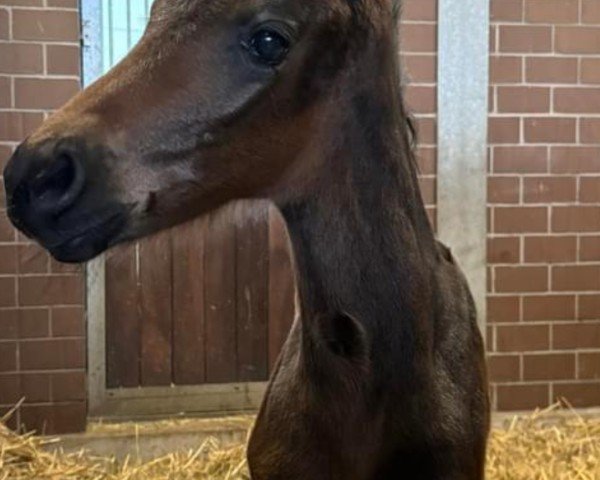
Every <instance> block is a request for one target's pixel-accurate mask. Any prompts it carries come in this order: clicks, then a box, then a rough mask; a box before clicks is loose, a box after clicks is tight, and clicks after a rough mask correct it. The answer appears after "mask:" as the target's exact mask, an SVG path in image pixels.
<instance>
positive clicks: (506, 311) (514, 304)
mask: <svg viewBox="0 0 600 480" xmlns="http://www.w3.org/2000/svg"><path fill="white" fill-rule="evenodd" d="M519 303H520V302H519V297H505V296H502V297H488V299H487V321H488V322H489V323H512V322H518V321H519V317H520V313H519V312H520V306H519Z"/></svg>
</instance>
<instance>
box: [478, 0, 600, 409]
mask: <svg viewBox="0 0 600 480" xmlns="http://www.w3.org/2000/svg"><path fill="white" fill-rule="evenodd" d="M491 6H492V26H491V44H492V45H491V52H492V53H491V86H490V93H491V101H490V112H491V113H490V150H489V151H490V177H489V194H488V205H489V213H490V226H489V264H490V267H489V292H490V293H489V311H488V322H489V329H488V341H489V350H490V369H491V378H492V381H493V386H492V391H493V395H494V402H495V407H496V408H498V409H501V410H511V409H526V408H533V407H537V406H545V405H547V404H549V403H552V402H554V401H555V400H556V399H557V398H559V397H561V396H564V397H566V398H567V399H568V400H569V401H570V402H571V403H573V404H574V405H576V406H579V407H587V406H598V405H599V404H600V1H598V0H492V2H491Z"/></svg>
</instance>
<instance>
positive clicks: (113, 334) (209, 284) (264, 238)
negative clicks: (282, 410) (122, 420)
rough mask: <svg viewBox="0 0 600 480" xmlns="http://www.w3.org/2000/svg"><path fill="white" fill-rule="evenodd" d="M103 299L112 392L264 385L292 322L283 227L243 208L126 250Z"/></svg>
mask: <svg viewBox="0 0 600 480" xmlns="http://www.w3.org/2000/svg"><path fill="white" fill-rule="evenodd" d="M105 295H106V297H105V298H106V384H107V385H106V387H107V388H108V389H115V388H131V387H158V386H171V385H177V386H190V385H206V384H231V383H243V382H261V381H266V380H267V379H268V377H269V374H270V372H271V368H272V367H273V364H274V362H275V359H276V358H277V356H278V354H279V351H280V349H281V346H282V344H283V342H284V340H285V338H286V336H287V333H288V331H289V328H290V326H291V322H292V320H293V316H294V284H293V278H292V266H291V261H290V254H289V252H288V245H287V234H286V231H285V226H284V224H283V221H282V220H281V218H280V216H279V214H278V213H277V212H276V210H275V209H274V208H273V207H271V206H270V205H269V204H268V203H266V202H238V203H235V204H232V205H231V206H227V207H225V208H224V209H222V210H221V211H219V212H216V213H214V214H211V215H209V216H207V217H205V218H201V219H199V220H196V221H194V222H191V223H189V224H186V225H183V226H180V227H177V228H174V229H172V230H169V231H167V232H163V233H160V234H158V235H156V236H154V237H151V238H149V239H146V240H143V241H141V242H139V243H137V244H135V245H128V246H121V247H118V248H116V249H114V250H112V251H110V252H109V253H108V254H107V258H106V290H105ZM174 394H176V389H175V390H174Z"/></svg>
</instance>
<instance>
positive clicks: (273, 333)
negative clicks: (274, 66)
mask: <svg viewBox="0 0 600 480" xmlns="http://www.w3.org/2000/svg"><path fill="white" fill-rule="evenodd" d="M269 218H270V222H269V369H270V371H271V370H272V368H273V366H274V364H275V361H276V360H277V357H278V356H279V352H280V351H281V347H282V346H283V344H284V342H285V339H286V338H287V335H288V333H289V331H290V328H291V326H292V323H293V321H294V309H295V306H294V294H295V285H294V277H293V266H292V261H291V253H290V249H289V245H288V234H287V230H286V227H285V223H284V221H283V218H282V217H281V214H280V213H279V212H278V211H277V209H276V208H275V207H271V208H270V209H269Z"/></svg>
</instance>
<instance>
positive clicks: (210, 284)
mask: <svg viewBox="0 0 600 480" xmlns="http://www.w3.org/2000/svg"><path fill="white" fill-rule="evenodd" d="M208 225H209V226H208V228H207V230H206V237H205V253H204V282H205V283H204V302H205V305H204V308H205V322H206V347H205V348H206V382H207V383H227V382H234V381H235V378H236V374H237V368H236V365H237V362H236V358H235V353H236V333H235V330H236V325H235V321H236V305H235V299H236V292H235V273H236V272H235V270H236V269H235V222H234V216H233V210H232V207H227V208H225V209H222V210H220V211H219V212H217V213H215V214H212V215H210V218H209V224H208Z"/></svg>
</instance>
